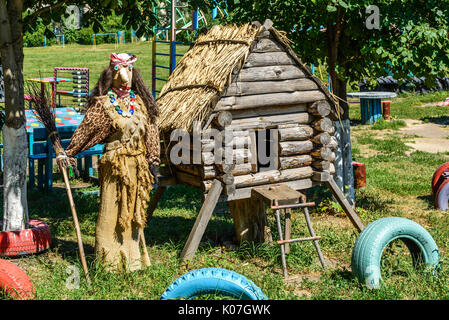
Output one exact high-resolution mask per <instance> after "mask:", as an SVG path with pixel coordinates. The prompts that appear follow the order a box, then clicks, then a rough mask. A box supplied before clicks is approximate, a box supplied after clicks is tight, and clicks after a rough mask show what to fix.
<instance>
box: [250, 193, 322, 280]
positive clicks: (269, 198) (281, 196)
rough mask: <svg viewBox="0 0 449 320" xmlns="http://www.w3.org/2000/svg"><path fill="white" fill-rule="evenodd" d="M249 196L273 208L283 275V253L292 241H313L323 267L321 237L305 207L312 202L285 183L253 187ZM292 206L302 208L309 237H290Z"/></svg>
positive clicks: (285, 269) (284, 265)
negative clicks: (283, 224) (282, 215)
mask: <svg viewBox="0 0 449 320" xmlns="http://www.w3.org/2000/svg"><path fill="white" fill-rule="evenodd" d="M251 196H252V197H253V199H254V200H255V201H262V202H263V203H265V204H266V205H268V206H269V207H270V208H271V209H273V210H275V215H276V224H277V228H278V232H279V240H278V241H276V243H277V244H279V245H280V246H281V260H282V269H283V274H284V277H286V276H287V262H286V259H285V254H286V253H288V252H289V244H290V243H293V242H301V241H313V244H314V246H315V249H316V251H317V254H318V258H319V259H320V263H321V265H322V266H323V268H324V267H325V263H324V258H323V254H322V253H321V248H320V245H319V243H318V240H319V239H321V237H320V236H317V235H315V231H314V230H313V227H312V222H311V221H310V216H309V210H308V208H307V207H312V206H315V203H314V202H306V201H305V200H306V199H305V196H304V195H303V194H302V193H300V192H298V191H296V190H293V189H292V188H290V187H288V186H286V185H279V186H274V187H268V188H266V187H265V188H254V189H253V190H252V191H251ZM292 208H303V212H304V217H305V219H306V223H307V228H308V229H309V233H310V235H311V236H310V237H307V238H297V239H290V233H291V231H290V228H291V224H290V210H291V209H292ZM280 210H283V211H284V217H285V233H284V232H283V231H282V226H281V217H280ZM284 235H285V239H284Z"/></svg>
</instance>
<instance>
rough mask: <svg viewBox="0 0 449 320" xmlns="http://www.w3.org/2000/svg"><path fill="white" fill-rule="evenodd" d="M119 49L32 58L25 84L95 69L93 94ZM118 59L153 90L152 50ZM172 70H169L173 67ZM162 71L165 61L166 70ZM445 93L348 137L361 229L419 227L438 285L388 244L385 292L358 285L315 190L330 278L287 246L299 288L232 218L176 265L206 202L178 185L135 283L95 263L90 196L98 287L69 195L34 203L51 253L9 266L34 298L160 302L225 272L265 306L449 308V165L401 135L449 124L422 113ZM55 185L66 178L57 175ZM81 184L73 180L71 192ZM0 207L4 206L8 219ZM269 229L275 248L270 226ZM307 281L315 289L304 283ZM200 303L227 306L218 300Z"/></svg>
mask: <svg viewBox="0 0 449 320" xmlns="http://www.w3.org/2000/svg"><path fill="white" fill-rule="evenodd" d="M111 51H116V50H115V48H114V46H113V45H101V46H97V48H96V49H92V48H91V47H90V46H84V47H83V46H66V47H65V48H59V47H51V48H47V49H43V48H27V49H25V67H24V72H25V77H35V76H38V75H39V71H41V73H42V74H43V75H48V74H52V70H53V67H55V66H74V67H89V68H90V69H91V80H92V82H91V87H93V84H94V83H95V82H96V77H98V75H99V72H100V71H101V70H102V69H103V68H104V67H105V66H106V65H107V63H108V61H109V53H110V52H111ZM118 51H121V52H133V53H135V54H137V56H138V57H139V60H138V61H137V63H136V66H137V67H138V68H140V69H141V70H142V73H143V75H144V78H145V81H146V82H147V84H150V81H151V46H150V45H149V43H138V44H133V45H126V46H123V47H120V48H119V50H118ZM166 62H167V61H165V63H166ZM162 63H163V62H162ZM446 96H449V93H448V92H441V93H432V94H429V95H426V96H422V95H418V96H414V95H401V96H400V97H399V98H397V99H393V102H392V104H391V113H392V116H393V119H394V120H392V121H382V122H378V123H376V124H375V125H373V126H359V125H357V126H353V127H352V148H353V154H354V161H358V162H363V163H365V165H366V169H367V186H366V187H365V188H362V189H358V190H356V202H357V211H358V213H359V215H360V217H361V219H362V220H363V222H364V223H365V224H368V223H370V222H372V221H374V220H376V219H379V218H382V217H387V216H401V217H406V218H409V219H412V220H414V221H416V222H418V223H420V224H422V225H423V226H424V227H425V228H426V229H427V230H428V231H429V232H430V234H431V235H432V236H433V237H434V239H435V241H436V243H437V244H438V246H439V249H440V251H441V257H442V270H441V274H440V276H439V277H437V276H433V275H431V274H429V273H426V272H425V271H423V270H421V269H418V270H415V269H414V268H413V266H412V264H411V257H410V254H409V253H408V251H407V250H406V249H405V248H404V246H403V245H402V244H401V242H394V243H392V244H391V245H390V246H389V248H388V249H387V250H386V251H385V254H384V256H383V259H382V266H383V268H382V275H383V279H384V281H383V284H382V287H381V289H379V290H374V291H373V290H368V289H367V288H366V287H365V286H363V285H362V284H360V283H359V282H358V281H357V279H356V278H355V277H354V276H353V275H352V273H351V268H350V263H351V254H352V248H353V247H354V244H355V241H356V239H357V235H358V234H357V232H356V231H355V229H354V228H353V227H352V225H351V223H350V222H349V220H348V219H347V218H346V217H345V216H344V215H342V214H340V213H339V208H338V206H333V205H332V200H331V195H330V192H329V191H327V190H326V189H323V188H321V189H320V188H314V189H310V190H308V196H309V199H311V200H313V201H316V202H319V201H320V200H321V199H324V200H325V202H323V205H322V206H321V207H319V208H317V209H316V210H313V211H312V222H313V224H314V227H315V231H316V233H317V234H318V235H320V236H322V239H321V240H320V244H321V249H322V251H323V254H324V255H325V257H326V259H327V262H328V266H329V267H328V268H327V269H325V270H322V269H321V267H320V265H319V262H318V258H317V256H316V253H315V249H314V247H313V244H312V243H310V242H306V243H297V244H293V245H291V253H290V254H289V255H288V256H287V264H288V272H289V275H290V276H292V277H297V278H301V277H304V280H303V281H298V282H294V281H284V279H283V277H282V269H281V260H280V249H279V246H277V245H273V244H267V243H262V244H254V243H247V242H244V243H242V244H240V245H235V244H234V243H233V239H234V237H235V235H234V228H233V220H232V217H231V216H230V215H229V214H214V215H213V216H212V219H211V221H210V223H209V225H208V227H207V229H206V233H205V236H204V237H203V239H202V242H201V244H200V247H199V249H198V252H197V254H196V256H195V259H194V260H193V261H191V262H189V263H180V262H179V260H178V257H179V255H180V253H181V251H182V248H183V246H184V243H185V241H186V239H187V237H188V235H189V233H190V230H191V228H192V227H193V225H194V222H195V219H196V216H197V213H198V211H199V209H200V207H201V193H200V192H199V191H197V190H195V189H192V188H187V187H182V186H176V187H172V188H169V189H167V191H166V192H165V193H164V195H163V197H162V199H161V201H160V203H159V206H158V208H157V209H156V211H155V213H154V216H153V218H152V220H151V221H150V222H149V223H148V226H147V228H146V229H145V236H146V239H147V244H148V251H149V255H150V259H151V261H152V266H151V267H149V268H146V269H144V270H141V271H138V272H133V273H108V272H106V271H105V270H104V269H103V267H102V266H101V264H99V263H98V262H97V261H96V260H95V255H94V249H93V246H94V243H95V223H96V219H97V216H98V209H99V198H98V196H97V195H82V192H83V191H92V190H98V187H95V186H92V187H86V188H81V189H79V190H78V189H77V190H75V191H74V198H75V203H76V205H77V211H78V215H79V221H80V225H81V232H82V235H83V241H84V243H85V251H86V254H87V260H88V264H89V269H90V277H91V279H92V286H91V287H90V288H88V287H87V286H86V283H85V281H84V279H83V278H82V271H81V270H82V268H81V264H80V261H79V258H78V252H77V244H76V235H75V232H74V229H73V223H72V219H71V214H70V209H69V206H68V201H67V196H66V193H65V191H64V189H61V188H55V189H54V191H53V192H52V193H41V192H38V191H36V190H29V192H28V206H29V211H30V216H31V217H32V218H36V219H41V220H43V221H45V222H47V223H48V224H49V226H50V228H51V232H52V235H53V244H52V246H51V248H50V250H48V251H46V252H44V253H42V254H39V255H34V256H25V257H22V258H18V259H11V260H12V261H13V262H14V263H16V264H18V265H19V266H20V267H22V268H23V269H24V270H25V271H26V272H27V274H28V275H29V276H30V278H31V280H32V281H33V283H34V285H35V287H36V290H37V298H38V299H159V297H160V296H161V294H162V293H163V292H164V291H165V289H166V288H167V287H168V286H169V284H170V283H171V282H172V281H174V280H175V279H177V278H178V277H179V276H181V275H183V274H184V273H186V272H188V271H191V270H193V269H198V268H206V267H221V268H226V269H230V270H234V271H236V272H238V273H241V274H243V275H244V276H246V277H247V278H248V279H251V280H252V281H254V282H255V284H256V285H257V286H259V287H260V288H261V289H262V291H263V292H264V293H265V294H266V295H267V296H268V297H269V298H270V299H356V300H362V299H368V300H371V299H449V269H448V267H447V252H448V248H449V215H447V214H446V213H442V212H440V211H438V210H435V209H434V208H433V199H432V196H431V190H430V179H431V177H432V174H433V172H434V170H435V169H436V168H437V167H438V166H439V165H440V164H441V163H443V162H446V161H448V158H449V155H448V154H444V153H440V154H430V153H426V152H421V151H413V150H412V149H410V147H408V146H407V145H406V143H407V142H410V141H413V139H414V137H413V136H406V135H404V134H402V133H401V131H400V130H399V129H400V128H402V127H404V125H405V122H404V121H403V120H402V119H423V120H424V119H428V120H429V121H434V120H435V121H436V119H440V118H442V117H443V118H444V117H445V116H446V115H445V114H446V112H447V111H446V109H445V108H441V107H420V105H421V104H423V103H431V102H435V103H436V102H438V101H440V100H442V99H443V98H444V97H446ZM350 114H351V120H356V121H354V122H357V120H360V111H359V106H358V105H351V109H350ZM55 179H56V181H60V178H59V177H58V175H57V174H55ZM75 182H76V181H75ZM2 207H3V206H0V210H2ZM268 222H269V225H270V228H271V230H272V233H273V238H274V239H277V238H278V235H277V232H276V225H275V221H274V218H273V216H272V215H269V216H268ZM292 226H293V227H292V236H293V237H303V236H308V233H307V231H306V230H307V227H306V224H305V221H304V218H303V216H302V214H301V213H300V212H298V211H294V212H293V214H292ZM72 265H74V266H76V267H78V269H79V270H80V272H81V283H80V288H79V289H68V288H67V286H66V285H67V281H70V279H71V278H70V274H68V273H67V267H69V266H72ZM307 277H309V278H307ZM202 298H204V299H223V297H221V296H219V295H206V296H202Z"/></svg>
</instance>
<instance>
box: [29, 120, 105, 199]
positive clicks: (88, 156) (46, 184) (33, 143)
mask: <svg viewBox="0 0 449 320" xmlns="http://www.w3.org/2000/svg"><path fill="white" fill-rule="evenodd" d="M76 128H77V127H76V126H63V127H58V128H57V130H58V132H59V136H60V137H61V143H62V147H63V148H64V149H65V148H67V146H68V145H69V143H70V138H71V137H72V135H73V132H74V131H75V130H76ZM28 143H29V155H28V162H29V164H28V166H29V186H30V187H34V186H35V161H37V163H38V167H37V187H38V188H39V189H41V190H43V189H47V190H51V189H52V184H53V159H54V158H55V157H56V154H55V152H54V150H53V146H52V143H51V140H50V138H48V134H47V130H46V129H45V128H34V129H33V130H32V131H31V132H29V133H28ZM102 153H103V145H96V146H94V147H92V148H90V149H88V150H86V151H84V152H82V153H80V154H78V155H77V156H76V158H77V159H78V165H77V167H78V170H79V171H82V163H81V159H82V158H84V172H83V173H84V175H83V177H84V178H88V177H89V176H92V175H93V168H92V156H95V155H98V156H101V154H102ZM44 169H45V170H44Z"/></svg>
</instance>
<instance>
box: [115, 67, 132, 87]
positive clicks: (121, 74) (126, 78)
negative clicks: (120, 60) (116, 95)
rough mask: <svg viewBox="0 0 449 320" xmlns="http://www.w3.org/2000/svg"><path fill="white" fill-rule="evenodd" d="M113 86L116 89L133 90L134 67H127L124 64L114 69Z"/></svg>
mask: <svg viewBox="0 0 449 320" xmlns="http://www.w3.org/2000/svg"><path fill="white" fill-rule="evenodd" d="M113 69H114V72H113V75H112V86H113V87H114V88H116V89H120V88H122V89H124V88H131V83H132V79H133V65H129V66H125V65H122V64H118V65H115V66H114V67H113Z"/></svg>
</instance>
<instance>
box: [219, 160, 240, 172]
mask: <svg viewBox="0 0 449 320" xmlns="http://www.w3.org/2000/svg"><path fill="white" fill-rule="evenodd" d="M215 166H216V167H217V169H218V171H220V172H223V173H229V172H232V171H233V170H234V168H235V167H236V164H235V163H224V162H222V163H217V164H215Z"/></svg>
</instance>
